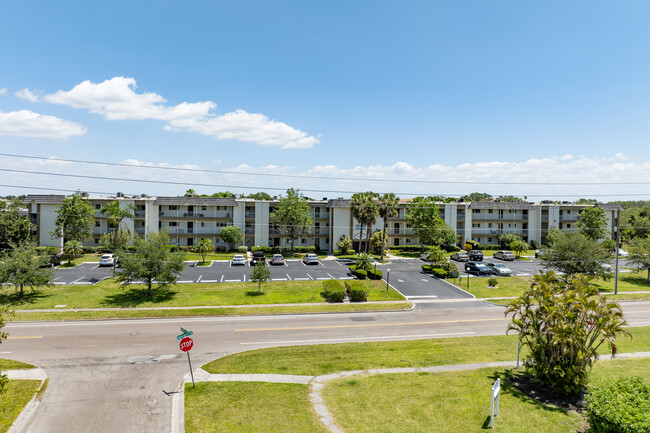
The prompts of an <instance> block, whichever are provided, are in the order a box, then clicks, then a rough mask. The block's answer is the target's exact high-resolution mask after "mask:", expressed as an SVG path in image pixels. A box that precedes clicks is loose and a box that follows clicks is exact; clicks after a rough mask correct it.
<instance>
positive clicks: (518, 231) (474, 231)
mask: <svg viewBox="0 0 650 433" xmlns="http://www.w3.org/2000/svg"><path fill="white" fill-rule="evenodd" d="M503 233H515V234H518V235H525V234H528V229H519V228H503V229H497V228H486V229H481V228H472V236H474V235H501V234H503Z"/></svg>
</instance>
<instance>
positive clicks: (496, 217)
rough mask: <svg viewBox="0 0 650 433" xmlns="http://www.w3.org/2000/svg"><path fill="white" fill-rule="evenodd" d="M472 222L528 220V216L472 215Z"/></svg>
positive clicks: (506, 214)
mask: <svg viewBox="0 0 650 433" xmlns="http://www.w3.org/2000/svg"><path fill="white" fill-rule="evenodd" d="M472 220H504V221H505V220H510V221H512V220H528V215H523V214H509V213H504V214H502V215H499V214H498V213H473V214H472Z"/></svg>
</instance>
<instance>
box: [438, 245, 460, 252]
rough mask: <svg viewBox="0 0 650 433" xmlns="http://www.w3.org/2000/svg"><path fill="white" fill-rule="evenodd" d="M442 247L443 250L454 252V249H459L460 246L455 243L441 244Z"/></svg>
mask: <svg viewBox="0 0 650 433" xmlns="http://www.w3.org/2000/svg"><path fill="white" fill-rule="evenodd" d="M442 248H444V250H445V251H447V252H448V253H455V252H456V251H460V247H459V246H457V245H443V246H442Z"/></svg>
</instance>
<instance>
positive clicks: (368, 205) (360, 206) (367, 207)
mask: <svg viewBox="0 0 650 433" xmlns="http://www.w3.org/2000/svg"><path fill="white" fill-rule="evenodd" d="M376 199H377V193H374V192H372V191H368V192H359V193H356V194H354V195H353V196H352V199H351V201H350V211H351V212H352V216H354V217H355V218H356V219H357V221H359V224H360V225H361V233H360V234H359V252H361V251H362V250H363V248H362V245H363V228H364V227H367V228H368V232H369V231H370V227H371V226H372V225H373V224H374V223H375V222H376V221H377V215H378V209H377V203H376ZM368 245H369V241H367V242H366V252H367V251H368Z"/></svg>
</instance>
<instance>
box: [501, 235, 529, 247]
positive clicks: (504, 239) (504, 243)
mask: <svg viewBox="0 0 650 433" xmlns="http://www.w3.org/2000/svg"><path fill="white" fill-rule="evenodd" d="M522 240H523V239H522V238H521V236H519V235H517V234H514V233H503V234H502V235H500V236H499V245H501V248H504V249H505V248H510V244H511V243H513V242H516V241H522Z"/></svg>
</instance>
